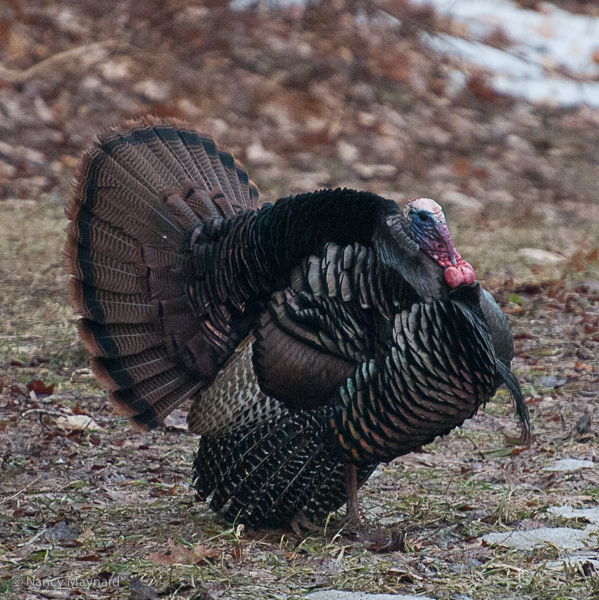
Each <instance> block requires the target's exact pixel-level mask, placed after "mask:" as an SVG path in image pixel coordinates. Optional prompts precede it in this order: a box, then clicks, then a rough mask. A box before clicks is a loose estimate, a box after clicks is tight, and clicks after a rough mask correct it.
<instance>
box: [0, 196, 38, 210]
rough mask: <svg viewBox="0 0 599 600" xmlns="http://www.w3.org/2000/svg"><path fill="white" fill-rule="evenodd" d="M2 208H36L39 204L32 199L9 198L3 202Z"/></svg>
mask: <svg viewBox="0 0 599 600" xmlns="http://www.w3.org/2000/svg"><path fill="white" fill-rule="evenodd" d="M2 206H10V207H11V208H34V207H35V206H37V202H36V201H35V200H32V199H31V198H7V199H6V200H2Z"/></svg>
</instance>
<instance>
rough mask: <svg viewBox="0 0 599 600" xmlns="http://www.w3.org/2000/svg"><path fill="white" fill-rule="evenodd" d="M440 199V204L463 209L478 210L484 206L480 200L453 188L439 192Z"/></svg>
mask: <svg viewBox="0 0 599 600" xmlns="http://www.w3.org/2000/svg"><path fill="white" fill-rule="evenodd" d="M440 199H441V205H442V206H443V205H448V206H451V207H452V208H457V209H459V210H463V211H469V212H470V211H471V212H478V211H481V210H482V209H483V208H484V204H483V203H482V202H481V201H480V200H477V199H476V198H472V196H466V194H462V193H460V192H456V191H454V190H447V191H446V192H444V193H443V194H441V198H440Z"/></svg>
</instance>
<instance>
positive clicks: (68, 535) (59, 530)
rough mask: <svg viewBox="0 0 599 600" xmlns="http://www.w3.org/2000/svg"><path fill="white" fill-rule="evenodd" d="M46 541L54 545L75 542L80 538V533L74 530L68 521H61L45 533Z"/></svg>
mask: <svg viewBox="0 0 599 600" xmlns="http://www.w3.org/2000/svg"><path fill="white" fill-rule="evenodd" d="M44 535H45V537H46V539H47V540H48V541H49V542H50V543H52V542H54V543H58V544H60V543H62V542H67V543H68V542H73V541H74V540H76V539H77V537H79V531H78V530H77V529H72V528H71V527H70V526H69V524H68V523H67V522H66V521H60V522H59V523H57V524H56V525H54V526H53V527H50V528H48V529H46V531H45V532H44Z"/></svg>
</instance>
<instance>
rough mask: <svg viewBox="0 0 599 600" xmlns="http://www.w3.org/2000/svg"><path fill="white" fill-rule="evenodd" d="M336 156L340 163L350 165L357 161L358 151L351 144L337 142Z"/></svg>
mask: <svg viewBox="0 0 599 600" xmlns="http://www.w3.org/2000/svg"><path fill="white" fill-rule="evenodd" d="M337 156H338V157H339V160H341V162H344V163H346V164H351V163H354V162H356V161H357V160H358V158H359V157H360V151H359V150H358V149H357V148H356V147H355V146H354V145H353V144H350V143H349V142H346V141H345V140H339V141H338V142H337Z"/></svg>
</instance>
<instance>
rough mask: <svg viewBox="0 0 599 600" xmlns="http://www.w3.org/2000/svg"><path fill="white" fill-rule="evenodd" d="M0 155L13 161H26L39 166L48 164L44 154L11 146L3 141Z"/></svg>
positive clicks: (0, 143)
mask: <svg viewBox="0 0 599 600" xmlns="http://www.w3.org/2000/svg"><path fill="white" fill-rule="evenodd" d="M0 154H3V155H4V156H7V157H8V158H12V159H13V160H25V161H27V162H30V163H35V164H38V165H43V164H45V163H46V157H45V156H44V154H43V153H42V152H38V151H37V150H32V149H31V148H24V147H23V146H11V145H10V144H7V143H6V142H3V141H0Z"/></svg>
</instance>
